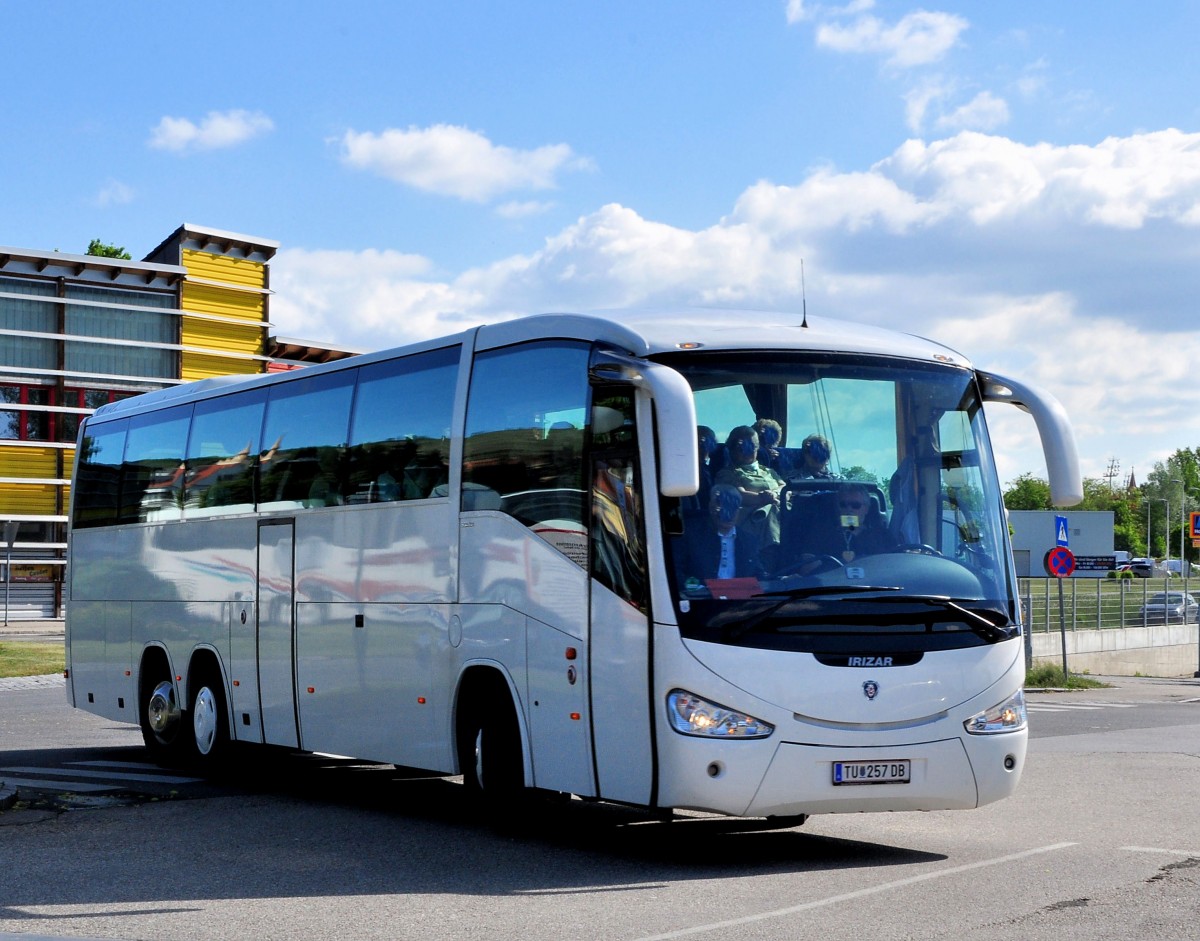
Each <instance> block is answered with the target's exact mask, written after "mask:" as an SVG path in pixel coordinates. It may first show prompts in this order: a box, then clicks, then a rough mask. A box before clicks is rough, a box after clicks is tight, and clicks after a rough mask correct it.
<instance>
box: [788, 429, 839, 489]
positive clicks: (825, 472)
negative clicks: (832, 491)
mask: <svg viewBox="0 0 1200 941" xmlns="http://www.w3.org/2000/svg"><path fill="white" fill-rule="evenodd" d="M832 453H833V451H832V449H831V448H830V447H829V442H828V441H827V440H826V439H825V438H823V437H821V436H820V435H809V436H808V437H807V438H805V439H804V442H803V444H801V445H800V457H801V460H802V463H801V465H800V468H799V471H798V472H797V474H796V475H795V476H796V477H798V478H801V479H805V478H814V477H815V478H824V479H826V480H835V479H836V476H837V475H835V474H833V473H832V472H831V471H830V470H829V456H830V455H831V454H832Z"/></svg>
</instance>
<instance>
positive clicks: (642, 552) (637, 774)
mask: <svg viewBox="0 0 1200 941" xmlns="http://www.w3.org/2000/svg"><path fill="white" fill-rule="evenodd" d="M594 401H595V403H596V406H597V409H596V410H594V413H598V414H600V415H601V416H603V415H604V414H608V413H609V412H610V411H611V412H615V413H617V414H618V415H619V416H621V417H622V419H623V420H622V421H620V422H617V423H615V427H613V428H612V429H611V430H605V426H606V425H608V424H613V423H608V422H603V421H600V420H597V421H596V423H595V425H594V428H593V450H592V459H591V478H590V479H591V500H592V514H591V516H592V518H591V553H590V556H591V574H592V578H591V598H590V602H591V603H590V608H591V613H590V621H591V626H590V633H589V637H590V642H589V655H588V663H589V664H590V669H591V683H590V688H591V698H592V707H591V718H592V743H593V753H594V755H595V761H596V779H597V784H598V787H599V791H600V796H601V797H604V798H607V799H609V800H618V801H629V802H631V803H635V804H651V805H652V804H653V803H654V800H655V794H654V757H653V756H654V740H653V724H652V722H651V712H650V710H651V704H650V699H651V695H650V690H651V688H652V685H651V673H650V664H651V650H650V647H651V637H652V635H651V629H650V617H649V589H648V579H647V572H646V565H647V563H646V527H645V516H644V512H643V501H644V500H645V499H646V493H644V492H643V488H642V483H641V480H642V475H641V471H640V469H639V467H638V450H637V436H636V432H635V424H634V421H633V416H634V402H635V399H634V392H633V390H632V389H626V388H602V389H596V390H595V399H594ZM601 410H603V411H601Z"/></svg>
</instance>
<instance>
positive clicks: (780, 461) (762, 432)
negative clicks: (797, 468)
mask: <svg viewBox="0 0 1200 941" xmlns="http://www.w3.org/2000/svg"><path fill="white" fill-rule="evenodd" d="M754 431H755V433H756V434H757V435H758V463H759V464H761V465H762V466H763V467H769V468H771V470H773V471H775V473H777V474H778V475H779V476H780V477H782V478H784V479H785V480H786V479H787V478H788V477H790V476H791V474H792V470H793V468H792V461H791V459H790V458H789V457H788V455H787V452H786V451H784V450H783V426H782V425H780V424H779V422H777V421H775V419H773V418H760V419H759V420H758V421H756V422H755V423H754Z"/></svg>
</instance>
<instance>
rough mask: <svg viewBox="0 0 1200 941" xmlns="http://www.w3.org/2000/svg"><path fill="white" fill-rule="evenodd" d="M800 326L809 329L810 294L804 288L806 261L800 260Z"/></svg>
mask: <svg viewBox="0 0 1200 941" xmlns="http://www.w3.org/2000/svg"><path fill="white" fill-rule="evenodd" d="M800 311H801V316H800V326H801V327H804V328H805V329H807V328H808V292H807V291H806V290H805V287H804V259H803V258H801V259H800Z"/></svg>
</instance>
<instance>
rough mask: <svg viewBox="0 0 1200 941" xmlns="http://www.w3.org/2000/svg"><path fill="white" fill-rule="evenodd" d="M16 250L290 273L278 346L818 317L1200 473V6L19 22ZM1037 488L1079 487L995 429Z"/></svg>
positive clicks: (7, 171) (368, 6)
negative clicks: (716, 313)
mask: <svg viewBox="0 0 1200 941" xmlns="http://www.w3.org/2000/svg"><path fill="white" fill-rule="evenodd" d="M0 14H2V15H3V17H4V22H5V28H4V30H3V31H2V32H0V80H2V81H3V87H4V88H5V91H6V94H5V95H4V99H3V103H2V104H0V116H2V120H0V181H3V182H2V184H0V245H10V246H17V247H23V248H35V249H61V250H63V251H68V252H81V251H83V250H84V248H85V247H86V245H87V243H88V242H89V240H90V239H92V238H95V237H98V238H101V239H103V240H104V241H107V242H112V243H116V244H120V245H124V246H125V247H126V248H127V249H128V250H129V251H130V252H131V253H132V254H133V255H134V257H138V258H140V257H142V256H143V255H144V254H146V253H147V252H149V251H150V250H151V249H152V248H153V247H154V246H155V245H157V243H158V242H159V241H160V240H161V239H162V238H164V237H165V236H166V235H168V234H169V233H170V232H171V231H172V230H174V228H175V227H176V226H178V225H179V224H181V223H184V222H187V223H191V224H196V225H203V226H210V227H213V228H219V229H225V230H230V231H234V232H240V233H245V234H248V235H252V236H258V237H262V238H267V239H272V240H275V241H278V242H280V243H281V246H282V247H281V250H280V252H279V254H278V255H277V256H276V259H275V261H274V263H273V265H272V286H273V288H274V289H275V296H274V298H273V299H272V321H273V322H274V324H275V329H276V332H278V333H280V334H282V335H286V336H298V337H304V338H308V339H313V340H317V341H325V342H330V343H333V344H343V345H347V346H352V347H361V348H378V347H384V346H391V345H396V344H399V343H402V342H405V341H407V340H410V339H417V338H423V337H427V336H432V335H436V334H439V333H443V332H447V331H450V330H456V329H459V328H460V327H462V326H463V325H466V324H471V323H479V322H486V321H494V320H498V319H505V318H508V317H512V316H515V315H517V314H519V313H525V312H535V311H538V310H547V309H559V310H561V309H592V308H608V307H615V306H651V305H660V304H671V303H686V304H703V305H722V306H746V307H756V308H765V309H772V310H783V311H786V310H796V309H798V308H799V306H800V302H801V301H800V289H799V283H800V279H799V265H800V259H801V258H803V259H804V264H805V274H806V282H807V294H808V310H809V312H810V313H820V314H823V315H829V316H834V317H840V318H844V319H850V320H859V321H864V322H868V323H877V324H882V325H886V326H892V327H896V328H899V329H903V330H905V331H908V332H914V333H921V334H925V335H928V336H932V337H934V338H936V339H939V340H942V341H944V342H947V343H948V344H949V345H951V346H954V347H956V348H957V349H959V350H961V351H962V352H964V353H965V354H967V355H968V356H970V357H971V358H972V359H973V360H974V361H975V362H976V363H977V364H978V365H980V366H984V367H988V368H993V369H996V370H998V371H1002V372H1004V371H1007V372H1010V373H1012V374H1013V375H1015V376H1018V377H1020V378H1024V379H1026V380H1028V381H1032V382H1035V383H1038V384H1041V385H1043V386H1045V387H1047V388H1049V389H1050V390H1051V391H1052V392H1054V393H1055V394H1056V395H1058V397H1059V398H1060V399H1062V401H1063V402H1064V404H1065V405H1066V406H1067V408H1068V411H1069V412H1070V414H1071V417H1072V419H1073V421H1074V423H1075V425H1076V430H1077V434H1078V437H1079V445H1080V451H1081V456H1082V459H1083V468H1084V472H1085V474H1087V475H1089V476H1099V475H1101V474H1103V473H1104V472H1105V470H1106V469H1107V467H1108V465H1109V462H1110V461H1111V460H1113V459H1115V460H1117V461H1118V462H1119V463H1120V469H1121V470H1120V472H1121V474H1122V475H1125V474H1127V473H1128V472H1129V471H1130V470H1131V469H1133V470H1135V471H1136V473H1137V476H1138V478H1139V480H1141V479H1144V478H1145V476H1146V474H1147V473H1148V472H1149V471H1150V470H1151V468H1152V466H1153V463H1154V462H1155V461H1158V460H1163V459H1164V458H1166V457H1167V456H1168V455H1169V454H1170V453H1171V452H1172V451H1174V450H1175V449H1176V448H1180V447H1194V446H1196V445H1197V444H1200V441H1198V440H1197V439H1198V438H1200V421H1198V420H1197V415H1198V414H1200V385H1198V383H1197V382H1196V370H1197V366H1196V364H1197V363H1198V362H1200V318H1198V317H1197V313H1196V301H1195V296H1196V292H1197V281H1198V277H1197V276H1198V273H1200V266H1198V261H1200V259H1198V257H1197V256H1198V255H1200V238H1198V235H1200V98H1197V97H1196V95H1195V92H1194V89H1196V88H1197V87H1200V81H1198V79H1200V76H1197V74H1196V73H1197V67H1196V65H1195V61H1194V60H1195V58H1196V57H1195V55H1194V49H1193V46H1194V39H1195V36H1196V35H1198V34H1200V5H1196V4H1194V3H1188V2H1170V0H1167V2H1160V3H1157V4H1155V5H1154V7H1153V14H1154V15H1153V16H1147V15H1141V16H1135V15H1133V12H1132V9H1131V7H1130V6H1129V5H1128V4H1126V3H1115V2H1095V3H1091V4H1088V5H1085V6H1081V5H1079V4H1077V3H1067V2H1055V0H1048V2H1042V3H977V2H971V3H968V2H945V3H939V2H931V3H928V4H926V5H924V6H921V5H917V4H915V3H907V2H874V3H871V2H869V0H864V2H848V3H841V4H819V3H814V2H807V0H806V2H799V0H790V2H789V0H771V2H741V3H734V2H729V0H720V2H704V0H692V2H687V3H683V2H670V0H664V2H656V3H645V2H637V3H629V2H620V0H617V2H608V3H603V4H598V3H587V4H585V3H563V2H551V0H546V2H536V3H535V2H528V3H520V2H509V3H461V2H454V0H448V2H440V3H436V4H431V3H419V4H418V3H402V2H361V3H356V4H351V5H339V6H338V7H336V8H335V7H334V6H333V5H331V4H320V5H318V4H315V3H297V2H290V3H281V2H273V0H258V2H256V3H254V4H233V3H223V2H212V3H209V4H206V5H203V6H200V7H194V8H192V7H189V8H187V9H178V10H177V9H171V8H170V7H169V6H168V7H161V6H154V7H152V6H150V5H144V6H140V7H138V6H125V5H118V6H116V7H113V6H100V7H97V6H95V5H84V4H73V3H39V4H26V3H15V2H8V0H0ZM992 417H993V425H994V429H993V437H994V438H995V440H996V446H997V451H998V452H999V464H1000V472H1001V477H1002V479H1004V480H1011V479H1012V478H1014V477H1015V476H1016V475H1018V474H1020V473H1022V472H1025V471H1031V472H1033V473H1043V464H1042V462H1041V460H1040V455H1039V452H1038V448H1037V444H1036V438H1035V433H1034V429H1033V426H1032V422H1030V421H1028V420H1027V419H1025V418H1023V417H1021V416H1018V415H1007V414H1005V413H1004V412H993V413H992Z"/></svg>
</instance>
